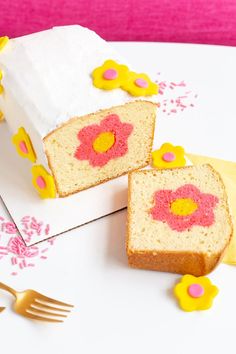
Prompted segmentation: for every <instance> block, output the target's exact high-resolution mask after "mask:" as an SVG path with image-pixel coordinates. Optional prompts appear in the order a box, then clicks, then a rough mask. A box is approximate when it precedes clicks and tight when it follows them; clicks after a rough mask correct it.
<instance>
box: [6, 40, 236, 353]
mask: <svg viewBox="0 0 236 354" xmlns="http://www.w3.org/2000/svg"><path fill="white" fill-rule="evenodd" d="M115 46H116V47H117V48H118V49H119V50H121V51H122V52H123V53H124V55H125V56H126V57H127V58H128V59H130V61H133V62H134V63H136V64H137V65H138V67H140V70H143V71H145V69H147V68H148V67H152V71H153V68H154V66H156V68H157V69H156V70H157V72H159V71H160V72H161V75H162V76H161V77H162V78H163V79H165V78H166V79H167V80H173V81H176V80H177V81H181V80H185V81H186V82H187V83H188V85H189V86H188V87H191V89H193V90H194V91H195V92H196V93H197V94H198V95H199V97H198V99H197V100H196V107H194V108H193V109H192V110H190V109H187V110H185V111H184V112H182V113H180V114H176V115H171V116H169V117H168V116H166V115H165V114H164V113H162V112H161V111H160V114H159V119H158V126H157V129H159V130H160V136H159V141H158V143H159V142H160V143H161V142H163V141H171V142H173V143H179V144H182V145H184V146H185V147H186V149H187V150H188V151H190V152H195V153H199V154H208V155H212V156H216V157H217V156H218V157H222V158H226V159H229V160H236V149H235V147H236V143H235V129H234V128H235V119H236V108H235V106H236V105H235V87H234V85H235V82H236V81H235V79H236V74H235V63H236V49H235V48H223V47H210V46H199V45H194V46H192V45H168V44H158V43H156V44H155V43H150V44H146V43H116V44H115ZM1 168H2V166H1ZM4 213H5V211H4V208H3V206H1V205H0V216H3V217H4V216H5V217H7V214H6V215H4ZM125 224H126V210H124V211H120V212H118V213H115V214H113V215H110V216H108V217H105V218H103V219H100V220H98V221H96V222H93V223H91V224H88V225H85V226H83V227H81V228H78V229H76V230H73V231H71V232H68V233H66V234H64V235H62V236H60V237H58V238H57V239H56V241H55V245H54V246H52V247H51V248H50V250H49V251H48V253H47V256H48V258H47V259H46V260H44V261H42V262H38V263H37V265H36V266H35V267H32V268H30V267H29V268H25V269H23V270H22V271H21V272H19V274H18V275H17V276H12V275H10V273H11V271H12V268H11V267H12V266H11V265H10V263H7V262H4V261H3V259H2V260H0V272H1V275H0V281H2V282H5V283H7V284H9V285H10V286H12V287H15V288H16V289H18V290H23V289H27V288H33V289H35V290H39V291H41V292H43V293H45V294H47V295H48V296H51V297H54V298H55V297H56V298H58V299H61V300H62V301H63V300H64V301H65V302H70V303H73V304H74V305H75V308H74V310H73V311H72V313H71V315H70V316H69V317H68V319H67V320H66V321H65V322H64V323H63V324H56V325H55V324H46V323H40V322H33V321H29V320H27V319H24V318H22V317H20V316H17V315H16V314H15V313H13V311H12V310H11V309H9V305H10V304H11V300H12V298H11V296H10V295H8V294H7V293H5V292H1V294H0V306H4V305H5V306H7V307H8V308H7V309H6V310H5V311H4V312H3V313H1V314H0V336H1V337H0V338H1V349H0V351H2V352H3V353H7V354H8V353H9V354H11V353H24V354H31V353H34V354H39V353H40V354H42V353H57V354H64V353H70V354H78V353H81V354H90V353H91V354H94V353H102V354H108V353H109V354H110V353H112V354H118V353H135V354H141V353H142V354H143V353H173V352H174V353H176V354H178V353H179V354H185V353H186V354H187V353H190V354H195V353H198V354H199V353H207V352H209V353H222V352H223V353H225V352H226V351H227V350H230V351H231V352H233V350H234V349H233V348H234V347H235V326H234V318H236V306H235V303H236V282H235V279H236V268H234V267H230V266H226V265H220V266H219V267H218V268H217V269H216V270H215V271H214V272H213V273H212V274H211V275H210V279H211V280H212V282H213V283H215V284H216V285H217V286H218V287H219V289H220V293H219V295H218V296H217V298H216V299H215V301H214V306H213V307H212V309H211V310H209V311H204V312H193V313H185V312H182V311H181V310H180V309H179V308H178V306H177V305H176V301H175V299H174V298H173V296H172V288H173V286H174V284H175V282H176V281H177V280H178V279H179V278H180V276H178V275H174V274H167V273H160V272H152V271H144V270H135V269H130V268H129V267H128V265H127V258H126V254H125V244H124V242H125ZM0 235H1V232H0ZM2 237H3V236H2Z"/></svg>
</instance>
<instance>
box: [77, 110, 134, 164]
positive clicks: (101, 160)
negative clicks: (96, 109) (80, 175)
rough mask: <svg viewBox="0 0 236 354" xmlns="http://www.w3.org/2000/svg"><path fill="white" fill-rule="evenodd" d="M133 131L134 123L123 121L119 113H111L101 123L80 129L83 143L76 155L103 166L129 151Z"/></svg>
mask: <svg viewBox="0 0 236 354" xmlns="http://www.w3.org/2000/svg"><path fill="white" fill-rule="evenodd" d="M132 131H133V125H132V124H129V123H122V122H121V121H120V119H119V116H118V115H117V114H110V115H108V116H107V117H106V118H104V119H103V120H102V121H101V123H100V125H98V124H92V125H89V126H87V127H84V128H83V129H81V130H80V131H79V133H78V139H79V140H80V142H81V144H80V146H79V147H78V148H77V149H76V152H75V155H74V156H75V157H76V158H77V159H78V160H88V161H89V163H90V165H91V166H93V167H102V166H104V165H106V164H107V163H108V162H109V161H110V160H112V159H115V158H117V157H122V156H124V155H125V154H126V153H127V151H128V137H129V136H130V134H131V133H132Z"/></svg>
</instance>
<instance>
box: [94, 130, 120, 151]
mask: <svg viewBox="0 0 236 354" xmlns="http://www.w3.org/2000/svg"><path fill="white" fill-rule="evenodd" d="M114 143H115V136H114V134H113V133H111V132H104V133H101V134H99V135H98V137H97V138H96V139H95V140H94V142H93V149H94V150H95V151H96V152H99V153H104V152H106V151H108V150H109V149H110V148H111V147H112V146H113V145H114Z"/></svg>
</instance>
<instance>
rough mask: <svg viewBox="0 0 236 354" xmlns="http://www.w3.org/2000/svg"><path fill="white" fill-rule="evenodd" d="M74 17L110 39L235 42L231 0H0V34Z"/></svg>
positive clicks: (71, 20)
mask: <svg viewBox="0 0 236 354" xmlns="http://www.w3.org/2000/svg"><path fill="white" fill-rule="evenodd" d="M75 23H79V24H81V25H83V26H87V27H89V28H91V29H93V30H95V31H96V32H98V33H99V34H100V35H101V36H102V37H103V38H105V39H107V40H113V41H125V40H126V41H164V42H192V43H213V44H225V45H236V1H235V0H211V1H210V0H117V1H114V0H21V1H19V0H15V1H14V0H1V4H0V35H8V36H10V37H15V36H20V35H23V34H27V33H31V32H35V31H39V30H43V29H46V28H49V27H52V26H55V25H65V24H75Z"/></svg>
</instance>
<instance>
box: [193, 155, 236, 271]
mask: <svg viewBox="0 0 236 354" xmlns="http://www.w3.org/2000/svg"><path fill="white" fill-rule="evenodd" d="M187 157H188V158H189V159H190V161H192V163H193V164H194V165H198V164H203V163H209V164H211V165H212V166H213V167H214V168H215V170H216V171H218V172H219V173H220V175H221V177H222V179H223V181H224V184H225V187H226V191H227V194H228V199H229V205H230V211H231V215H232V217H233V223H234V227H235V229H236V163H235V162H230V161H224V160H220V159H213V158H211V157H207V156H198V155H192V154H187ZM223 262H224V263H227V264H234V265H236V230H234V234H233V237H232V240H231V242H230V245H229V247H228V250H227V252H226V254H225V257H224V259H223Z"/></svg>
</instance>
